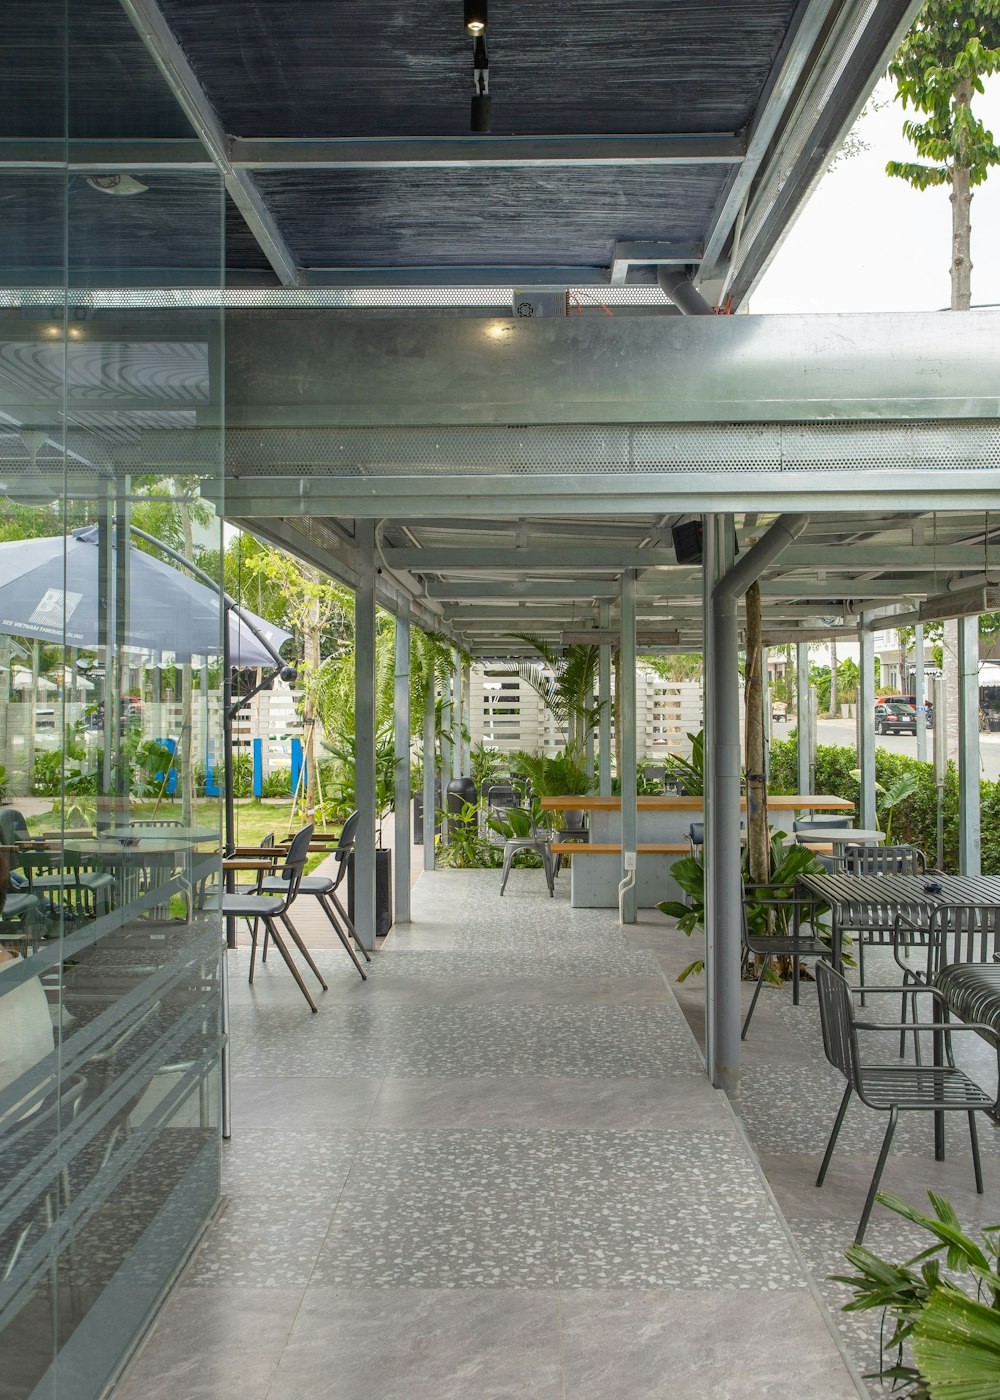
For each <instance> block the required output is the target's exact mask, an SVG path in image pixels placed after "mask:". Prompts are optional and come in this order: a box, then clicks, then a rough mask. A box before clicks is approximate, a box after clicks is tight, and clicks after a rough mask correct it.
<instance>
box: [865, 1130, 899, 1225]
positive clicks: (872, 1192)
mask: <svg viewBox="0 0 1000 1400" xmlns="http://www.w3.org/2000/svg"><path fill="white" fill-rule="evenodd" d="M898 1119H899V1109H898V1108H897V1107H896V1105H895V1104H893V1106H892V1108H890V1110H889V1126H888V1127H887V1128H886V1130H885V1137H884V1138H883V1139H882V1151H881V1152H880V1153H879V1154H878V1161H877V1162H876V1163H875V1175H874V1176H873V1177H872V1184H871V1185H870V1186H869V1188H868V1198H867V1200H866V1201H865V1208H864V1210H863V1211H862V1212H861V1222H860V1224H859V1225H858V1233H857V1234H856V1235H855V1236H854V1243H855V1244H861V1242H862V1241H863V1240H864V1237H865V1231H866V1230H867V1229H868V1217H869V1216H870V1215H871V1213H872V1207H873V1206H874V1204H875V1197H876V1195H877V1194H878V1186H879V1182H880V1181H881V1180H882V1173H883V1171H884V1170H885V1163H886V1159H887V1158H888V1156H889V1148H890V1147H891V1146H892V1136H893V1133H895V1131H896V1123H897V1121H898Z"/></svg>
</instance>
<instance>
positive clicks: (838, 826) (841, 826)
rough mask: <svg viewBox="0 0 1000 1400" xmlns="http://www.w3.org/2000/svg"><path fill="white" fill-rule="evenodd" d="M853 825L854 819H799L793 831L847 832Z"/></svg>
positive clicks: (795, 822)
mask: <svg viewBox="0 0 1000 1400" xmlns="http://www.w3.org/2000/svg"><path fill="white" fill-rule="evenodd" d="M853 824H854V818H853V817H797V818H796V819H795V820H794V821H793V822H792V831H793V832H794V831H831V830H832V831H847V830H849V829H850V827H851V826H853Z"/></svg>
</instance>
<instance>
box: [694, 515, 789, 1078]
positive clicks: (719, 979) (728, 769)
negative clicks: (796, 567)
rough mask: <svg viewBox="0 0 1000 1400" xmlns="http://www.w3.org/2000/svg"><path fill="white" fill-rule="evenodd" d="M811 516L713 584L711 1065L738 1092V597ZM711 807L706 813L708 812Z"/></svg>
mask: <svg viewBox="0 0 1000 1400" xmlns="http://www.w3.org/2000/svg"><path fill="white" fill-rule="evenodd" d="M808 523H809V517H808V516H807V515H780V516H779V517H778V519H777V520H775V522H774V523H773V524H772V525H771V527H770V529H768V530H767V532H766V533H765V534H764V535H762V536H761V538H760V539H759V540H758V541H757V543H756V544H755V545H754V546H753V548H752V549H750V550H749V551H748V552H747V553H746V554H744V556H743V558H742V559H740V560H739V562H738V563H737V564H734V565H733V567H732V568H731V569H730V570H729V571H728V572H727V573H726V574H724V575H723V577H722V578H720V579H719V581H718V583H716V585H715V587H714V588H713V590H712V662H713V666H712V672H713V674H712V676H711V688H712V712H713V717H714V729H715V745H714V751H713V764H712V783H711V789H710V791H709V793H708V794H707V798H708V802H709V803H710V804H711V808H712V809H713V820H712V824H711V826H712V832H713V836H714V840H713V842H712V844H711V846H710V848H709V851H708V866H709V868H708V871H707V876H708V880H709V882H710V884H711V889H712V900H711V905H712V910H713V918H712V920H711V925H712V926H711V927H710V928H709V929H708V930H707V935H708V938H709V939H710V940H711V941H712V942H713V943H714V954H715V955H714V957H713V958H711V959H710V960H709V966H710V967H711V969H712V973H711V976H712V985H711V986H710V987H708V988H707V991H708V995H709V998H710V1001H711V1003H712V1006H713V1015H712V1016H711V1018H710V1024H711V1044H710V1045H709V1047H708V1048H709V1057H708V1059H709V1066H710V1072H711V1075H712V1082H713V1084H715V1086H716V1088H720V1089H725V1091H726V1093H727V1094H728V1095H729V1096H730V1097H731V1098H738V1097H739V1084H740V920H741V917H742V899H743V888H742V877H741V867H740V697H739V635H738V632H737V626H736V623H737V602H738V600H739V599H740V598H742V596H743V595H744V593H746V591H747V589H748V588H749V587H750V585H751V583H753V582H754V580H755V579H757V578H759V577H760V575H761V574H762V573H763V572H764V570H765V569H766V568H767V567H768V566H769V565H770V564H771V563H773V562H774V560H775V559H777V558H778V556H779V555H780V554H781V553H782V551H783V550H784V549H786V548H787V547H788V545H790V544H791V543H792V542H793V540H796V539H797V538H798V537H799V535H801V534H802V531H803V530H804V529H805V528H806V526H807V525H808ZM706 815H707V813H706Z"/></svg>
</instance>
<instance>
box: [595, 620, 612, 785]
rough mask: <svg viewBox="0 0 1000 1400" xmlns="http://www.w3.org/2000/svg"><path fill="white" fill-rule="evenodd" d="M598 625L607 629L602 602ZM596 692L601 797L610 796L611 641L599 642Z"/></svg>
mask: <svg viewBox="0 0 1000 1400" xmlns="http://www.w3.org/2000/svg"><path fill="white" fill-rule="evenodd" d="M598 616H599V621H600V626H601V628H602V630H603V631H607V629H608V626H609V624H610V618H611V608H610V606H609V605H608V604H607V603H602V604H601V605H600V608H599V610H598ZM597 693H598V695H599V697H600V700H601V703H602V706H603V708H602V710H601V717H600V719H599V721H598V728H597V768H598V773H597V778H598V792H599V794H600V796H601V797H610V796H611V717H612V705H611V643H610V642H607V643H604V642H602V643H601V646H600V657H599V661H598V674H597Z"/></svg>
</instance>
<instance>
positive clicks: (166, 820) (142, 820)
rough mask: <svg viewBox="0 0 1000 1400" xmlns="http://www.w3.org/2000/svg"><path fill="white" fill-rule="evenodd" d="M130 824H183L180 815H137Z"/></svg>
mask: <svg viewBox="0 0 1000 1400" xmlns="http://www.w3.org/2000/svg"><path fill="white" fill-rule="evenodd" d="M129 825H130V826H182V825H183V823H182V822H181V819H180V817H136V818H134V819H133V820H132V821H131V822H130V823H129Z"/></svg>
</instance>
